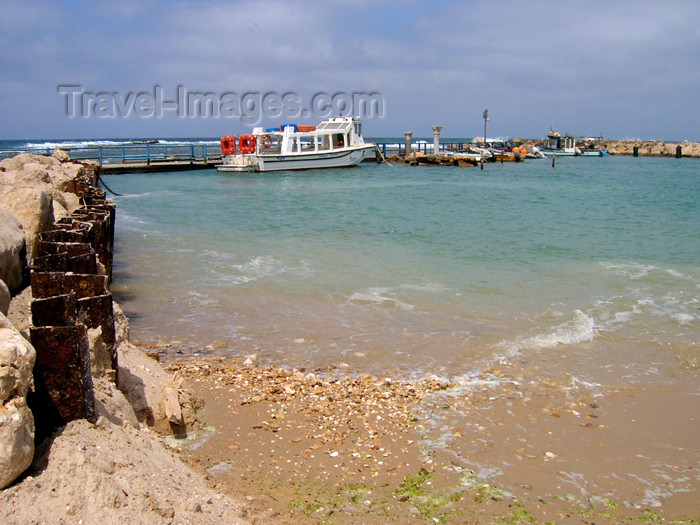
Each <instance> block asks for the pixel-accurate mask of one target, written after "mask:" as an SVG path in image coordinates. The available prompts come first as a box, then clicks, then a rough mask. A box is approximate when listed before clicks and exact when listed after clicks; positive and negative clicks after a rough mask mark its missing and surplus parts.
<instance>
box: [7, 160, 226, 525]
mask: <svg viewBox="0 0 700 525" xmlns="http://www.w3.org/2000/svg"><path fill="white" fill-rule="evenodd" d="M98 170H99V168H98V166H97V165H96V164H94V163H78V162H73V161H71V160H70V159H69V158H68V156H67V155H66V154H65V152H61V151H56V152H54V155H53V156H52V157H48V156H35V155H30V154H22V155H19V156H17V157H14V158H12V159H7V160H4V161H2V162H1V163H0V307H1V308H2V311H1V313H0V403H2V405H0V489H4V490H0V521H2V522H3V523H8V524H10V523H28V522H42V521H51V522H63V518H64V517H65V518H66V519H67V520H69V521H75V522H79V521H80V520H81V519H82V520H84V521H85V522H88V521H89V522H91V523H96V522H99V521H106V522H109V523H112V522H117V521H123V522H125V523H170V522H172V520H173V519H174V518H176V519H179V520H180V521H182V522H190V521H196V522H199V523H214V522H219V519H220V518H221V517H222V516H227V518H225V519H224V521H225V522H227V523H228V522H231V523H237V522H238V523H240V519H239V517H238V514H239V513H238V510H237V509H238V506H237V505H235V504H231V502H225V501H224V502H225V503H226V504H225V505H223V506H222V505H217V504H215V500H216V501H222V498H221V497H220V496H217V497H216V498H214V495H210V494H208V489H207V488H206V486H205V485H204V482H203V481H202V480H198V479H195V476H194V475H193V474H192V473H191V472H189V471H188V470H187V469H186V468H185V467H184V465H182V464H181V463H180V462H179V461H178V460H177V458H175V457H174V456H172V454H171V453H169V452H168V451H167V450H166V449H165V447H164V446H163V444H162V442H161V441H160V439H159V438H158V437H157V435H156V434H155V433H153V432H152V430H155V431H156V432H157V433H159V434H160V435H172V434H175V435H179V436H184V435H186V434H187V432H189V431H191V430H192V429H193V428H194V427H196V426H197V424H198V422H197V418H196V410H197V408H198V407H199V404H200V403H199V401H198V400H197V399H196V398H195V397H194V396H193V395H192V394H191V393H190V392H189V391H187V390H184V389H182V388H181V386H180V381H179V380H178V379H177V378H176V377H174V376H172V375H171V374H169V373H168V372H166V371H165V370H164V369H163V368H162V367H161V366H160V365H159V364H158V363H157V362H156V361H154V360H152V359H151V358H149V357H148V356H147V355H146V354H144V353H143V352H141V351H140V350H139V349H138V348H136V347H135V346H133V345H132V344H131V343H130V342H129V337H128V334H129V329H128V321H127V319H126V317H125V316H124V315H123V313H122V312H121V310H120V308H119V306H118V305H117V304H116V303H114V302H113V300H112V295H111V293H110V291H109V283H110V281H111V274H112V250H113V246H114V223H115V216H116V214H115V212H116V210H115V205H114V204H113V203H112V202H111V201H109V200H107V199H106V198H105V192H104V191H103V190H101V189H99V188H98V187H97V180H98V176H99V171H98ZM115 445H116V446H122V447H123V448H124V450H117V449H116V448H115ZM67 473H68V474H67ZM18 476H19V479H18ZM8 486H9V487H8ZM5 487H8V488H5ZM182 487H186V488H185V489H183V488H182ZM178 491H179V492H178ZM212 513H213V514H212Z"/></svg>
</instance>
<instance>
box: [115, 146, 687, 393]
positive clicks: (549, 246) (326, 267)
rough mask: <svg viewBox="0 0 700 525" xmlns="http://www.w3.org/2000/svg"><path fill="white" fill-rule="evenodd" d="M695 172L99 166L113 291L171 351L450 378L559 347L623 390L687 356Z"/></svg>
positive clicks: (537, 165) (135, 323)
mask: <svg viewBox="0 0 700 525" xmlns="http://www.w3.org/2000/svg"><path fill="white" fill-rule="evenodd" d="M699 177H700V164H699V163H697V162H696V161H694V160H678V159H656V158H654V159H648V158H647V159H638V158H625V157H609V158H561V159H557V163H556V166H555V167H552V166H551V162H550V161H548V160H531V161H527V162H525V163H522V164H521V163H518V164H509V163H504V164H498V163H497V164H487V165H486V167H485V169H483V170H481V169H479V168H448V167H410V166H406V165H401V164H392V165H388V164H381V165H377V164H374V163H364V164H362V165H361V166H358V167H355V168H349V169H339V170H334V169H331V170H319V171H302V172H279V173H267V174H230V173H227V174H224V173H219V172H217V171H214V170H206V171H185V172H170V173H149V174H123V175H111V176H105V177H104V180H105V182H106V183H107V185H108V186H109V187H110V189H112V190H114V192H116V193H119V194H120V196H118V197H114V200H115V201H116V203H117V244H116V256H115V258H116V264H115V274H114V282H113V285H112V288H113V291H114V294H115V296H116V297H117V299H118V300H119V301H120V303H121V305H122V307H123V308H124V310H125V312H126V314H127V315H128V316H129V317H130V319H131V331H132V337H133V338H134V339H135V340H137V341H139V342H142V343H150V344H155V345H158V344H168V345H170V346H169V349H170V350H168V351H169V352H170V353H171V354H175V353H176V352H178V351H179V352H184V353H193V352H194V353H199V354H200V355H204V354H216V355H225V356H235V357H244V356H249V355H253V354H254V355H255V356H256V358H257V359H260V360H263V361H268V362H273V363H276V364H281V365H286V366H292V367H306V368H317V367H325V366H341V367H344V368H346V369H347V371H348V372H349V373H353V372H358V373H366V372H369V373H374V374H388V373H391V374H393V375H396V376H413V375H425V374H436V375H439V376H446V377H450V378H454V377H458V376H469V375H470V374H473V373H475V372H478V371H480V370H483V369H484V368H485V367H488V366H492V365H493V363H494V362H500V361H502V360H504V359H509V358H512V357H513V356H517V355H529V356H542V355H547V356H552V357H557V356H560V355H563V354H571V353H572V352H573V353H574V354H576V353H579V354H580V355H579V356H578V358H577V360H574V361H572V359H568V360H566V361H565V362H564V361H556V360H555V361H554V362H553V363H551V365H550V366H551V367H552V368H553V369H558V368H560V367H564V368H566V367H571V366H574V367H575V373H576V375H577V377H580V378H581V379H582V380H586V381H593V382H605V381H613V380H614V381H615V382H616V383H619V382H631V383H634V382H638V381H644V380H645V379H644V377H645V376H646V375H647V371H648V370H649V368H650V367H653V368H659V367H661V368H663V367H664V366H669V367H671V368H673V367H677V366H681V367H682V366H684V364H687V363H691V364H692V363H697V359H698V348H697V346H696V343H697V341H699V340H700V320H699V316H700V289H699V288H700V207H699V206H698V203H699V202H700V178H699ZM550 370H551V369H550ZM571 372H573V371H571Z"/></svg>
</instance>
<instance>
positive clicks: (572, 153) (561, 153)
mask: <svg viewBox="0 0 700 525" xmlns="http://www.w3.org/2000/svg"><path fill="white" fill-rule="evenodd" d="M540 151H541V152H542V153H544V154H545V155H546V156H547V157H551V156H553V155H556V156H557V157H576V156H578V155H580V153H579V151H577V150H576V149H575V148H566V149H548V148H540Z"/></svg>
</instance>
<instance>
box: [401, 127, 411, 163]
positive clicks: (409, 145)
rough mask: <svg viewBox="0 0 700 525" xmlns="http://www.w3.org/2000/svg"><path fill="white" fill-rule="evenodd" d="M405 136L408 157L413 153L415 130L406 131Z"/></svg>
mask: <svg viewBox="0 0 700 525" xmlns="http://www.w3.org/2000/svg"><path fill="white" fill-rule="evenodd" d="M403 134H404V137H406V152H405V153H406V158H408V156H409V155H410V154H411V139H412V138H413V131H404V132H403Z"/></svg>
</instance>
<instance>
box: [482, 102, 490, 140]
mask: <svg viewBox="0 0 700 525" xmlns="http://www.w3.org/2000/svg"><path fill="white" fill-rule="evenodd" d="M483 116H484V148H485V147H486V123H487V122H488V121H489V120H490V119H489V110H488V109H485V110H484V115H483Z"/></svg>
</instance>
